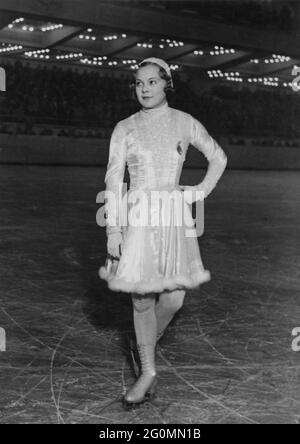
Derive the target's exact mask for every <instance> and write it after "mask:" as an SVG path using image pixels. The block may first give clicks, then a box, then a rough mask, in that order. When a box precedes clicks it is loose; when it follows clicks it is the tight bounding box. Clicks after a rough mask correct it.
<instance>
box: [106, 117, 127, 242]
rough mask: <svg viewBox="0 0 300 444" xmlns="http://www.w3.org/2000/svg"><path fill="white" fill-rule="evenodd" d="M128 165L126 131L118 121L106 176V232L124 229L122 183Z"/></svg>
mask: <svg viewBox="0 0 300 444" xmlns="http://www.w3.org/2000/svg"><path fill="white" fill-rule="evenodd" d="M125 165H126V141H125V131H124V128H123V127H122V125H120V123H117V124H116V126H115V127H114V130H113V132H112V135H111V139H110V145H109V158H108V165H107V170H106V174H105V178H104V182H105V184H106V188H105V196H106V197H107V203H106V205H105V211H106V214H107V216H108V218H107V220H106V234H107V235H109V234H111V233H116V232H121V231H122V217H121V212H122V184H123V181H124V172H125Z"/></svg>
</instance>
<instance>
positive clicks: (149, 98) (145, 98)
mask: <svg viewBox="0 0 300 444" xmlns="http://www.w3.org/2000/svg"><path fill="white" fill-rule="evenodd" d="M143 99H152V97H148V96H147V97H146V96H145V97H143Z"/></svg>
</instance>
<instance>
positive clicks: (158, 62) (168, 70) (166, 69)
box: [139, 57, 173, 88]
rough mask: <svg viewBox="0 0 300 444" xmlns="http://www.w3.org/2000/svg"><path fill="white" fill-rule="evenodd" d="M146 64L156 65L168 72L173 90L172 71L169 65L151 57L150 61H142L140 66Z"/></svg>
mask: <svg viewBox="0 0 300 444" xmlns="http://www.w3.org/2000/svg"><path fill="white" fill-rule="evenodd" d="M145 62H151V63H156V64H157V65H159V66H161V67H162V68H163V69H164V70H165V71H166V73H167V74H168V76H169V77H171V86H172V88H173V79H172V74H171V70H170V67H169V65H168V64H167V63H166V62H165V61H164V60H162V59H158V58H156V57H149V58H148V59H144V60H142V61H141V62H140V63H139V66H140V65H141V64H142V63H145Z"/></svg>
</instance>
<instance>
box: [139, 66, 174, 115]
mask: <svg viewBox="0 0 300 444" xmlns="http://www.w3.org/2000/svg"><path fill="white" fill-rule="evenodd" d="M166 85H167V81H166V80H163V79H162V78H161V77H160V76H159V67H158V66H156V65H147V66H142V67H141V68H139V69H138V71H137V73H136V78H135V91H136V95H137V98H138V101H139V103H140V104H141V105H142V106H143V107H144V108H158V107H159V106H161V105H163V104H164V103H166V101H167V99H166V93H165V91H164V88H165V87H166Z"/></svg>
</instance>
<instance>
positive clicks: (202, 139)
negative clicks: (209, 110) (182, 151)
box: [190, 116, 227, 197]
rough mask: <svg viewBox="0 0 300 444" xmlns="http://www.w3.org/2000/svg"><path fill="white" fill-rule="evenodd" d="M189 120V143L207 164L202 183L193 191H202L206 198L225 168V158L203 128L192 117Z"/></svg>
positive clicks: (220, 149)
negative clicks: (190, 120) (204, 158)
mask: <svg viewBox="0 0 300 444" xmlns="http://www.w3.org/2000/svg"><path fill="white" fill-rule="evenodd" d="M191 118H192V122H191V139H190V143H191V144H192V145H193V146H194V147H195V148H197V149H198V150H199V151H201V152H202V153H203V154H204V156H205V157H206V159H207V160H208V163H209V164H208V168H207V172H206V175H205V177H204V179H203V181H202V182H201V183H199V185H196V187H195V189H198V190H200V191H204V197H207V196H208V195H209V194H210V193H211V192H212V190H213V189H214V188H215V186H216V185H217V182H218V180H219V179H220V177H221V176H222V174H223V172H224V170H225V168H226V165H227V156H226V154H225V153H224V151H223V150H222V148H221V147H220V146H219V145H218V143H217V142H216V141H215V140H214V139H213V138H212V137H211V136H210V135H209V134H208V132H207V131H206V129H205V128H204V126H203V125H202V124H201V123H200V122H199V121H198V120H197V119H195V118H194V117H192V116H191Z"/></svg>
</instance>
